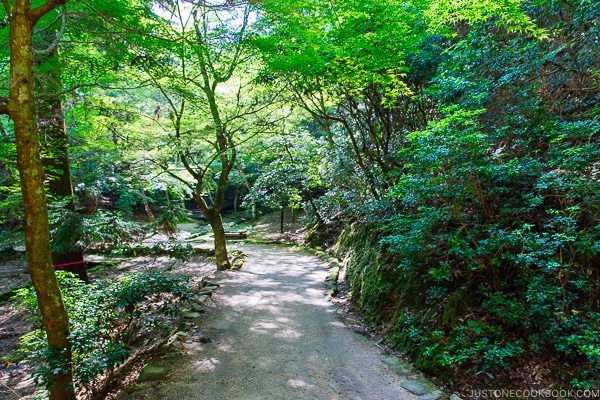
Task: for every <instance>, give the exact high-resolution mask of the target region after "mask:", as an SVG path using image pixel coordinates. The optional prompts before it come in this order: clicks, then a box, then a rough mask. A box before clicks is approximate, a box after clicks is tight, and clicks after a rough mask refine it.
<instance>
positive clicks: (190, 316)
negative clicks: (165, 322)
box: [181, 311, 202, 319]
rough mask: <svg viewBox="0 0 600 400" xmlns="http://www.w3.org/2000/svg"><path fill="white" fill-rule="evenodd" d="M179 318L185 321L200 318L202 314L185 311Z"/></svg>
mask: <svg viewBox="0 0 600 400" xmlns="http://www.w3.org/2000/svg"><path fill="white" fill-rule="evenodd" d="M181 316H182V317H183V318H185V319H196V318H200V317H201V316H202V314H201V313H199V312H194V311H186V312H184V313H183V314H181Z"/></svg>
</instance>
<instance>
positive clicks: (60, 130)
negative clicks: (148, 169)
mask: <svg viewBox="0 0 600 400" xmlns="http://www.w3.org/2000/svg"><path fill="white" fill-rule="evenodd" d="M45 32H50V31H45ZM44 42H45V43H44V45H48V44H49V43H51V42H52V40H51V39H48V40H44ZM42 62H43V63H44V64H45V65H46V66H48V67H47V68H45V69H46V73H45V74H44V76H43V77H41V78H42V79H41V80H40V81H41V86H42V88H43V92H45V93H48V94H49V95H50V97H48V98H44V99H40V100H38V102H37V105H38V115H37V118H38V129H39V136H40V138H41V140H42V143H43V144H44V152H45V157H43V160H42V161H43V165H44V172H45V175H46V178H47V185H48V193H49V194H50V195H52V196H56V197H58V198H61V199H65V200H67V204H66V207H67V208H68V209H69V210H71V211H73V212H74V211H75V200H74V195H73V183H72V180H71V168H70V164H69V140H68V136H67V130H66V127H65V116H64V110H63V104H62V100H61V98H60V97H59V95H58V94H59V93H60V91H61V90H62V82H61V76H60V73H61V71H60V63H59V57H58V52H57V51H56V49H54V50H52V51H51V52H50V53H49V54H48V55H47V56H45V57H44V58H43V59H42V60H41V61H40V63H42ZM72 228H73V232H74V236H73V237H72V238H70V239H71V240H69V242H70V243H69V244H74V243H76V242H77V240H78V236H77V235H78V234H77V232H78V231H79V228H78V227H72ZM69 244H67V246H66V248H67V250H66V251H64V252H60V253H59V252H55V251H53V252H52V261H53V263H54V265H58V266H59V267H60V268H61V269H65V270H66V271H70V272H72V273H74V274H75V275H77V276H79V278H80V279H81V280H83V281H84V282H86V283H89V278H88V275H87V271H86V269H85V262H84V260H83V250H82V249H80V248H77V247H75V246H73V245H69ZM60 247H61V248H65V246H64V245H63V246H60Z"/></svg>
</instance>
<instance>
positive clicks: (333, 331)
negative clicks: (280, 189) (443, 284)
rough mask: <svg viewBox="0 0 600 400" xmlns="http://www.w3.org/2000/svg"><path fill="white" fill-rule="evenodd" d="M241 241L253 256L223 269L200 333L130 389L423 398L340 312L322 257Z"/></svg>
mask: <svg viewBox="0 0 600 400" xmlns="http://www.w3.org/2000/svg"><path fill="white" fill-rule="evenodd" d="M238 248H239V249H240V250H242V251H244V252H245V253H247V254H248V259H247V260H246V262H245V264H244V266H243V268H242V269H241V270H239V271H226V272H218V273H216V275H215V277H214V279H213V281H214V282H215V283H218V284H219V285H220V287H219V289H218V290H216V291H215V292H214V293H213V298H212V300H211V302H212V303H213V304H214V305H215V306H214V307H207V310H206V314H204V315H203V316H202V317H201V318H199V319H197V320H194V323H195V324H197V326H196V327H195V328H193V329H192V331H193V330H194V329H195V330H196V334H191V333H188V334H187V335H186V336H184V337H182V338H181V339H182V342H183V349H184V351H185V353H186V354H185V356H183V357H181V358H179V359H178V360H177V361H176V362H173V365H172V366H171V371H170V372H169V374H168V375H167V377H166V378H165V379H163V380H161V381H159V382H155V383H153V384H150V385H147V386H146V387H145V388H139V389H141V390H137V391H136V392H134V393H130V394H129V395H128V396H125V397H126V398H130V399H151V400H154V399H156V400H158V399H161V400H165V399H167V400H169V399H173V400H175V399H177V400H196V399H210V400H219V399H227V400H234V399H244V400H251V399H260V400H271V399H273V400H276V399H298V400H300V399H327V400H333V399H340V400H341V399H344V400H346V399H348V400H349V399H352V400H354V399H356V400H358V399H365V400H367V399H368V400H378V399H381V400H389V399H399V400H401V399H417V398H419V396H417V395H415V394H413V393H410V392H408V391H407V390H405V389H404V388H403V387H402V386H401V385H402V384H403V383H404V384H405V383H406V379H407V378H405V377H401V376H399V375H398V374H396V373H395V372H394V371H392V370H391V369H390V368H389V367H388V366H387V365H386V364H384V363H383V362H382V357H383V355H382V354H381V353H380V352H379V350H378V348H377V347H376V346H374V345H373V344H372V343H370V342H368V341H366V340H365V339H363V338H362V337H359V336H358V335H356V334H355V333H353V332H351V331H350V330H349V329H348V328H347V327H346V326H345V325H344V323H343V322H342V320H341V317H339V316H338V315H337V314H336V312H335V307H334V306H333V305H332V304H331V302H330V301H328V298H327V297H326V296H325V295H324V287H323V285H324V281H325V278H326V275H327V271H326V265H325V264H324V263H323V262H321V261H320V260H319V259H318V258H316V257H314V256H313V255H310V254H309V253H307V252H305V251H303V250H301V249H297V248H291V247H282V246H266V245H250V244H243V245H239V246H238ZM208 339H210V341H209V342H208V343H201V342H207V341H208ZM421 398H422V397H421Z"/></svg>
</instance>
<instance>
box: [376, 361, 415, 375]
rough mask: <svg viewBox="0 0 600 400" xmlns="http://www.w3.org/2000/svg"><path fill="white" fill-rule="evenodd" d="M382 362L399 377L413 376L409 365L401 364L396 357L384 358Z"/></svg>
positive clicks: (412, 370)
mask: <svg viewBox="0 0 600 400" xmlns="http://www.w3.org/2000/svg"><path fill="white" fill-rule="evenodd" d="M382 361H383V363H384V364H386V365H387V366H389V367H390V368H391V369H393V370H394V372H396V373H397V374H398V375H400V376H405V377H408V376H410V375H412V374H414V369H413V368H412V367H411V366H410V365H409V364H406V363H404V362H402V360H400V359H399V358H398V357H384V358H382Z"/></svg>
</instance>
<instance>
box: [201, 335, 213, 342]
mask: <svg viewBox="0 0 600 400" xmlns="http://www.w3.org/2000/svg"><path fill="white" fill-rule="evenodd" d="M198 341H199V342H200V343H210V342H212V339H211V338H209V337H206V336H200V337H199V338H198Z"/></svg>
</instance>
